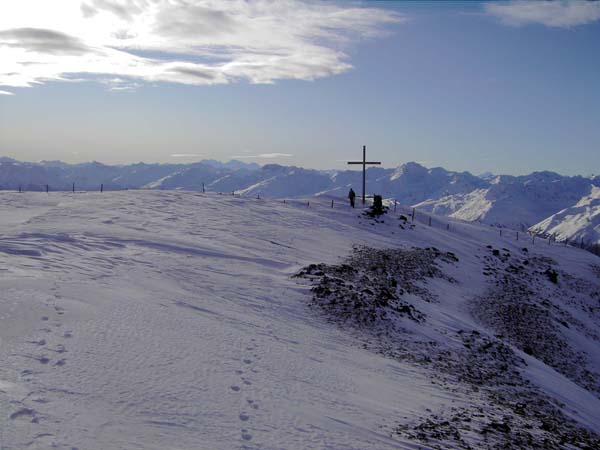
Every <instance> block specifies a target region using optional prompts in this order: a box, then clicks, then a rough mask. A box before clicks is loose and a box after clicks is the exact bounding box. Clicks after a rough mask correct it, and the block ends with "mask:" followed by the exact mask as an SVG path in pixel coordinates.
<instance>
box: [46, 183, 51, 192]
mask: <svg viewBox="0 0 600 450" xmlns="http://www.w3.org/2000/svg"><path fill="white" fill-rule="evenodd" d="M49 191H50V188H49V187H48V185H46V194H47V193H48V192H49Z"/></svg>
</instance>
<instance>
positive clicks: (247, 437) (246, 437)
mask: <svg viewBox="0 0 600 450" xmlns="http://www.w3.org/2000/svg"><path fill="white" fill-rule="evenodd" d="M242 439H243V440H245V441H250V440H252V435H251V434H250V433H248V430H242Z"/></svg>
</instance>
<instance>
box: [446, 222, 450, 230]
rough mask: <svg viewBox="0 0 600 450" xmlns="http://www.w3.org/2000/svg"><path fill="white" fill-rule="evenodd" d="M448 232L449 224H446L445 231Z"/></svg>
mask: <svg viewBox="0 0 600 450" xmlns="http://www.w3.org/2000/svg"><path fill="white" fill-rule="evenodd" d="M449 230H450V224H449V223H447V224H446V231H449Z"/></svg>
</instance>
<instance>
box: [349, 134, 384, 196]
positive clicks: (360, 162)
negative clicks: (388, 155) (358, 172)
mask: <svg viewBox="0 0 600 450" xmlns="http://www.w3.org/2000/svg"><path fill="white" fill-rule="evenodd" d="M348 164H362V166H363V177H362V202H363V205H364V204H365V201H366V194H365V191H366V185H367V164H381V161H367V146H366V145H363V159H362V161H348Z"/></svg>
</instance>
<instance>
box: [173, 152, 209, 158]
mask: <svg viewBox="0 0 600 450" xmlns="http://www.w3.org/2000/svg"><path fill="white" fill-rule="evenodd" d="M199 156H202V155H198V154H196V153H175V154H173V155H171V158H197V157H199Z"/></svg>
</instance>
